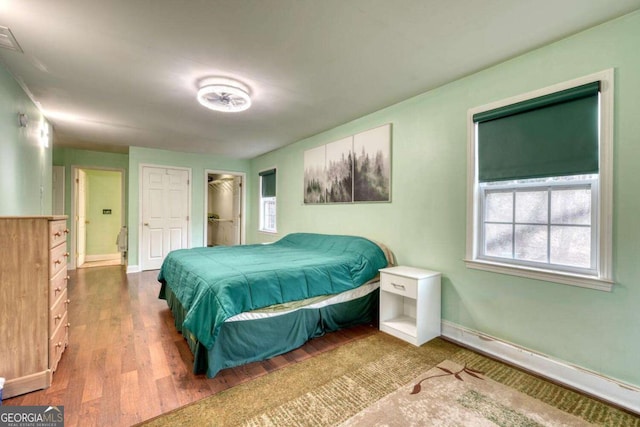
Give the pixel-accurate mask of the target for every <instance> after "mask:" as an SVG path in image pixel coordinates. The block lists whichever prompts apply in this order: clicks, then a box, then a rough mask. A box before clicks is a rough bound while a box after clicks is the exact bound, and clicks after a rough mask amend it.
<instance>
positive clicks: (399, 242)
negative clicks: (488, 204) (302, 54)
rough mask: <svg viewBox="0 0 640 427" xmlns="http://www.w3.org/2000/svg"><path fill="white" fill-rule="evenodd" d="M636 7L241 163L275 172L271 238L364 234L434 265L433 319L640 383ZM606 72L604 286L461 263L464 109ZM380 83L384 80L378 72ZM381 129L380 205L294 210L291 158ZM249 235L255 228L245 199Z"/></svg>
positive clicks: (254, 236) (297, 180)
mask: <svg viewBox="0 0 640 427" xmlns="http://www.w3.org/2000/svg"><path fill="white" fill-rule="evenodd" d="M639 40H640V13H634V14H631V15H627V16H625V17H623V18H621V19H618V20H615V21H612V22H609V23H607V24H604V25H601V26H599V27H596V28H593V29H591V30H588V31H585V32H583V33H580V34H578V35H575V36H573V37H570V38H568V39H565V40H561V41H559V42H557V43H554V44H552V45H549V46H546V47H544V48H541V49H538V50H536V51H533V52H531V53H529V54H526V55H523V56H521V57H518V58H515V59H513V60H510V61H507V62H505V63H502V64H499V65H497V66H495V67H492V68H490V69H487V70H484V71H482V72H479V73H476V74H474V75H471V76H468V77H466V78H464V79H461V80H458V81H455V82H453V83H451V84H448V85H445V86H442V87H440V88H438V89H435V90H432V91H430V92H427V93H424V94H422V95H420V96H417V97H414V98H412V99H409V100H407V101H404V102H402V103H399V104H396V105H393V106H391V107H388V108H386V109H384V110H381V111H378V112H376V113H373V114H370V115H367V116H365V117H362V118H359V119H357V120H355V121H352V122H350V123H347V124H345V125H343V126H340V127H337V128H334V129H331V130H328V131H326V132H323V133H321V134H319V135H316V136H313V137H311V138H308V139H305V140H302V141H299V142H297V143H295V144H293V145H291V146H288V147H285V148H283V149H280V150H277V151H274V152H271V153H268V154H266V155H263V156H261V157H258V158H256V159H254V160H253V161H252V163H251V170H252V173H251V178H250V179H251V182H252V183H253V188H254V189H255V188H256V183H257V181H258V175H257V174H258V171H259V170H262V169H265V168H269V167H272V166H277V168H278V184H277V185H278V188H277V198H278V205H277V209H278V224H277V226H278V230H279V236H282V235H284V234H287V233H290V232H295V231H310V232H323V233H344V234H358V235H363V236H368V237H369V238H372V239H375V240H378V241H381V242H383V243H385V244H387V245H388V246H389V247H390V248H391V249H392V250H394V252H395V254H396V256H397V258H398V260H399V262H400V263H401V264H406V265H413V266H418V267H426V268H430V269H434V270H438V271H442V272H443V298H442V309H443V312H442V313H443V318H444V319H445V320H447V321H450V322H453V323H456V324H459V325H462V326H465V327H468V328H472V329H475V330H478V331H481V332H483V333H486V334H489V335H493V336H495V337H498V338H500V339H503V340H506V341H509V342H512V343H515V344H518V345H522V346H524V347H527V348H530V349H533V350H535V351H539V352H541V353H544V354H547V355H550V356H552V357H555V358H558V359H561V360H564V361H567V362H569V363H573V364H576V365H578V366H582V367H584V368H587V369H590V370H593V371H596V372H599V373H602V374H604V375H607V376H609V377H613V378H617V379H620V380H622V381H625V382H628V383H630V384H634V385H636V386H640V369H638V367H637V361H638V355H640V315H639V314H638V313H639V309H638V307H640V263H639V262H638V256H639V254H640V243H638V242H640V217H639V216H638V212H640V193H639V192H638V189H639V188H640V174H639V173H638V164H639V163H640V143H639V138H640V120H639V119H638V118H639V117H640V77H639V76H640V54H639V53H638V52H639V51H638V41H639ZM607 68H615V142H614V146H615V148H614V150H615V156H614V218H613V220H614V222H613V227H614V236H613V241H614V276H615V279H616V285H615V288H614V290H613V292H611V293H606V292H602V291H596V290H591V289H584V288H579V287H572V286H568V285H560V284H554V283H548V282H542V281H536V280H530V279H523V278H516V277H514V276H507V275H501V274H496V273H490V272H482V271H477V270H470V269H467V268H466V267H465V264H464V262H463V259H464V257H465V242H466V234H465V227H466V219H465V218H466V191H467V188H466V171H467V163H466V156H467V152H466V148H467V121H466V120H467V110H468V109H469V108H472V107H476V106H480V105H484V104H487V103H489V102H492V101H496V100H500V99H504V98H507V97H510V96H513V95H517V94H521V93H525V92H528V91H531V90H534V89H538V88H543V87H546V86H550V85H552V84H555V83H559V82H563V81H567V80H571V79H574V78H576V77H580V76H584V75H588V74H591V73H594V72H597V71H601V70H604V69H607ZM390 78H393V77H392V76H390ZM384 123H392V124H393V143H392V144H393V149H392V199H393V200H392V202H391V203H383V204H356V205H327V206H319V205H316V206H305V205H303V203H302V195H303V188H302V181H303V153H304V150H306V149H309V148H312V147H316V146H319V145H322V144H326V143H328V142H332V141H335V140H337V139H340V138H342V137H345V136H348V135H352V134H355V133H357V132H361V131H363V130H366V129H370V128H373V127H375V126H378V125H381V124H384ZM250 200H251V201H252V203H250V205H251V206H252V210H251V212H250V219H251V221H250V223H249V224H248V233H249V240H250V241H251V242H262V241H269V240H273V239H274V238H277V237H279V236H271V235H267V234H263V233H259V232H257V231H256V230H257V227H258V213H257V200H258V195H257V193H256V191H252V192H251V195H250Z"/></svg>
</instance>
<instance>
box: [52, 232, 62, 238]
mask: <svg viewBox="0 0 640 427" xmlns="http://www.w3.org/2000/svg"><path fill="white" fill-rule="evenodd" d="M53 235H54V236H56V237H60V236H62V231H56V232H55V233H53Z"/></svg>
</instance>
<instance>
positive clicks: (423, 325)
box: [380, 266, 440, 346]
mask: <svg viewBox="0 0 640 427" xmlns="http://www.w3.org/2000/svg"><path fill="white" fill-rule="evenodd" d="M380 330H381V331H383V332H386V333H388V334H391V335H393V336H395V337H398V338H400V339H402V340H405V341H407V342H410V343H411V344H413V345H416V346H420V345H422V344H424V343H425V342H427V341H429V340H430V339H433V338H435V337H438V336H440V273H438V272H435V271H429V270H422V269H419V268H413V267H401V266H400V267H390V268H383V269H381V270H380Z"/></svg>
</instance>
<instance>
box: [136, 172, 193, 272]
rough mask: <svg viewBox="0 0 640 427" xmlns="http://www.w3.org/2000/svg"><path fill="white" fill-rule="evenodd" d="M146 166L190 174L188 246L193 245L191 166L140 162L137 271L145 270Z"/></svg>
mask: <svg viewBox="0 0 640 427" xmlns="http://www.w3.org/2000/svg"><path fill="white" fill-rule="evenodd" d="M146 167H150V168H164V169H177V170H183V171H187V174H188V176H189V178H188V179H189V191H187V216H188V217H189V221H187V248H190V247H191V223H192V222H193V218H192V216H191V192H192V191H193V179H192V173H191V168H185V167H181V166H171V165H159V164H154V163H139V164H138V226H137V227H136V228H137V229H138V269H137V271H143V266H142V243H143V242H142V227H143V225H142V223H143V221H142V211H143V209H142V200H143V194H142V185H143V175H142V170H143V169H144V168H146Z"/></svg>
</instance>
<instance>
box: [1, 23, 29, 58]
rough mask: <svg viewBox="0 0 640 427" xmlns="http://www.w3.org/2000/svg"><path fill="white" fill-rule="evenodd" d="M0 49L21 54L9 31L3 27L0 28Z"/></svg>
mask: <svg viewBox="0 0 640 427" xmlns="http://www.w3.org/2000/svg"><path fill="white" fill-rule="evenodd" d="M0 47H3V48H5V49H9V50H13V51H16V52H20V53H23V51H22V48H21V47H20V45H19V44H18V41H17V40H16V38H15V37H13V33H12V32H11V30H10V29H8V28H7V27H3V26H0Z"/></svg>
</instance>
